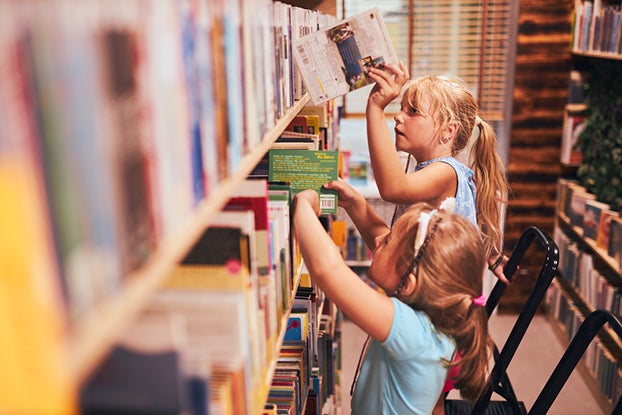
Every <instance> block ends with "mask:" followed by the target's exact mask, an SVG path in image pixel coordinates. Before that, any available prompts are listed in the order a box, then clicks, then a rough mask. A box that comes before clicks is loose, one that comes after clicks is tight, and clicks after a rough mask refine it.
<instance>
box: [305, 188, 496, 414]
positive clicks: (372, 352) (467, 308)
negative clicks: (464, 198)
mask: <svg viewBox="0 0 622 415" xmlns="http://www.w3.org/2000/svg"><path fill="white" fill-rule="evenodd" d="M450 200H452V201H453V199H450ZM359 207H360V208H361V209H364V208H365V206H364V205H361V206H359ZM353 208H354V209H356V207H353ZM451 210H453V207H451V208H450V207H447V206H445V205H443V206H441V208H439V209H438V210H436V209H432V207H431V206H430V205H428V204H426V203H417V204H415V205H413V207H411V208H409V209H408V210H407V211H406V212H404V214H403V215H402V216H401V217H400V218H399V219H398V220H397V221H396V222H395V223H394V225H393V227H392V228H391V230H390V232H388V233H386V234H385V235H382V236H379V237H378V238H376V240H375V241H374V245H373V248H374V255H373V261H372V264H371V265H370V267H369V271H368V272H369V275H370V277H372V278H373V280H374V281H375V282H376V284H377V285H378V286H379V287H380V288H382V290H384V294H383V293H380V292H378V291H376V290H375V289H373V288H371V287H370V286H369V285H367V284H366V283H365V282H364V281H362V280H361V279H360V278H359V276H358V275H357V274H356V273H354V272H353V271H352V270H351V269H350V267H349V266H348V265H347V264H346V263H345V261H344V260H343V258H342V256H341V254H340V253H339V251H338V250H337V249H335V246H334V243H333V241H332V239H331V237H330V236H329V235H328V234H327V232H326V230H325V229H324V227H323V226H322V224H321V223H320V221H319V220H318V219H317V215H318V214H319V212H320V210H319V197H318V194H317V192H315V191H314V190H305V191H304V192H301V193H299V194H298V195H297V196H296V197H295V206H294V213H293V224H294V232H295V237H296V240H297V242H298V245H299V246H300V250H301V253H302V256H303V258H304V262H305V265H306V267H307V269H308V270H309V274H310V275H311V278H312V280H313V281H314V283H315V284H316V285H317V286H318V287H319V289H321V290H322V291H323V292H324V293H325V295H326V296H327V297H328V298H329V299H330V300H331V301H332V302H333V303H334V304H335V305H336V306H337V307H338V308H339V309H340V310H341V311H342V312H343V313H344V314H345V315H346V316H347V317H348V318H349V319H350V320H351V321H352V322H354V323H355V324H357V325H358V326H359V327H360V328H361V329H362V330H363V331H365V332H366V333H367V334H368V335H369V336H370V338H371V341H370V342H369V345H368V348H367V351H366V353H365V354H364V357H363V360H362V364H361V366H360V371H359V372H358V373H357V379H356V381H355V382H356V384H355V387H354V391H353V396H352V413H353V414H357V415H365V414H374V415H378V414H396V415H397V414H399V415H407V414H426V415H429V414H430V413H432V410H433V409H434V407H435V404H436V402H437V401H438V399H439V397H440V396H441V393H442V389H443V385H444V383H445V380H446V377H447V373H448V370H449V368H450V367H453V366H455V365H456V364H457V363H455V362H454V355H455V354H456V352H459V353H460V355H461V356H462V360H460V363H459V364H460V371H459V373H458V375H457V378H456V379H454V381H455V387H456V388H457V389H458V390H459V391H460V393H461V394H462V396H463V397H464V398H465V399H467V400H475V399H476V398H477V397H478V396H479V395H480V394H481V393H482V392H483V390H484V389H485V387H486V380H487V374H488V362H489V360H490V357H491V351H492V348H491V346H492V341H491V339H490V336H489V334H488V326H487V320H488V318H487V315H486V310H485V308H484V305H485V299H484V297H483V295H482V289H483V282H482V275H483V272H484V269H485V267H486V257H485V255H484V252H485V251H484V249H485V248H484V245H483V242H482V239H481V237H480V236H479V232H477V230H476V228H475V226H474V225H473V224H472V223H471V222H469V221H468V220H467V219H465V218H464V217H462V216H460V215H457V214H453V213H450V211H451ZM385 294H386V295H385Z"/></svg>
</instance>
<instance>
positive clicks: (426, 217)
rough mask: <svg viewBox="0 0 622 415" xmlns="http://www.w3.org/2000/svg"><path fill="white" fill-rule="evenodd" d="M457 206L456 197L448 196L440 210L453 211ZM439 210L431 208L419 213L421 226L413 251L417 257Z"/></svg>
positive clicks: (416, 235) (418, 229)
mask: <svg viewBox="0 0 622 415" xmlns="http://www.w3.org/2000/svg"><path fill="white" fill-rule="evenodd" d="M455 207H456V198H455V197H448V198H446V199H445V200H443V202H442V203H441V205H440V206H439V208H438V210H443V211H445V212H449V213H453V211H454V209H455ZM436 212H437V210H436V209H434V210H431V211H429V212H421V213H419V228H417V233H416V234H415V245H414V250H415V252H414V253H413V257H416V256H417V254H418V253H419V249H420V248H421V245H423V241H425V237H426V236H427V234H428V225H429V224H430V219H432V216H434V214H435V213H436Z"/></svg>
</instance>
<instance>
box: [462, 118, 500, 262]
mask: <svg viewBox="0 0 622 415" xmlns="http://www.w3.org/2000/svg"><path fill="white" fill-rule="evenodd" d="M478 121H479V124H478V125H477V126H476V128H478V129H479V137H477V138H475V140H474V141H475V142H474V143H473V145H472V147H471V154H470V159H471V160H472V162H473V164H472V166H471V168H472V169H473V172H474V176H475V187H476V190H477V202H476V203H477V223H478V225H479V227H480V229H481V230H482V233H483V235H484V246H485V248H486V252H487V254H488V257H492V256H497V255H499V254H500V253H501V252H502V241H503V224H502V223H501V222H502V219H503V217H504V215H503V212H504V210H505V207H506V206H504V205H505V204H507V197H508V182H507V178H506V174H505V168H504V166H503V162H502V161H501V157H499V154H498V153H497V149H496V144H497V143H496V141H497V140H496V135H495V132H494V130H493V129H492V127H491V126H490V124H488V123H487V122H485V121H483V120H480V119H479V117H478Z"/></svg>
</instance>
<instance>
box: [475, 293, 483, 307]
mask: <svg viewBox="0 0 622 415" xmlns="http://www.w3.org/2000/svg"><path fill="white" fill-rule="evenodd" d="M473 304H475V305H476V306H479V307H484V306H486V296H485V295H484V294H482V295H480V296H479V297H475V298H473Z"/></svg>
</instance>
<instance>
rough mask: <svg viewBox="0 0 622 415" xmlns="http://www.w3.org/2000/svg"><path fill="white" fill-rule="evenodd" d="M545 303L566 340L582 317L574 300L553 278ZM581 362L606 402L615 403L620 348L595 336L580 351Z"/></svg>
mask: <svg viewBox="0 0 622 415" xmlns="http://www.w3.org/2000/svg"><path fill="white" fill-rule="evenodd" d="M547 305H548V313H549V315H550V316H551V317H553V318H554V319H555V320H557V321H558V322H559V323H560V324H561V326H562V327H563V331H564V333H565V335H566V337H567V339H568V341H570V339H572V337H573V336H574V335H575V334H576V332H577V330H578V329H579V326H580V325H581V323H582V322H583V320H584V319H585V316H584V315H583V314H582V313H581V311H580V310H579V309H578V308H577V306H576V305H575V303H574V302H573V301H572V300H571V299H570V298H569V297H568V296H566V294H565V293H564V291H563V289H562V287H560V285H559V284H558V283H557V281H553V283H552V284H551V287H550V289H549V291H548V294H547ZM618 344H619V343H618ZM582 362H583V364H584V365H585V367H586V368H587V370H588V371H589V372H590V373H591V375H592V376H593V377H594V379H595V380H596V382H597V384H598V386H599V388H600V390H601V391H602V393H603V394H604V396H605V397H606V398H607V400H608V401H609V403H611V404H612V403H615V402H617V401H618V399H619V398H620V396H621V395H622V367H621V366H620V362H622V356H621V355H620V348H619V347H618V346H615V345H612V344H611V342H610V340H603V339H602V338H601V337H597V338H596V339H595V340H594V341H592V342H591V343H590V345H589V346H588V348H587V350H586V351H585V353H584V354H583V356H582Z"/></svg>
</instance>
